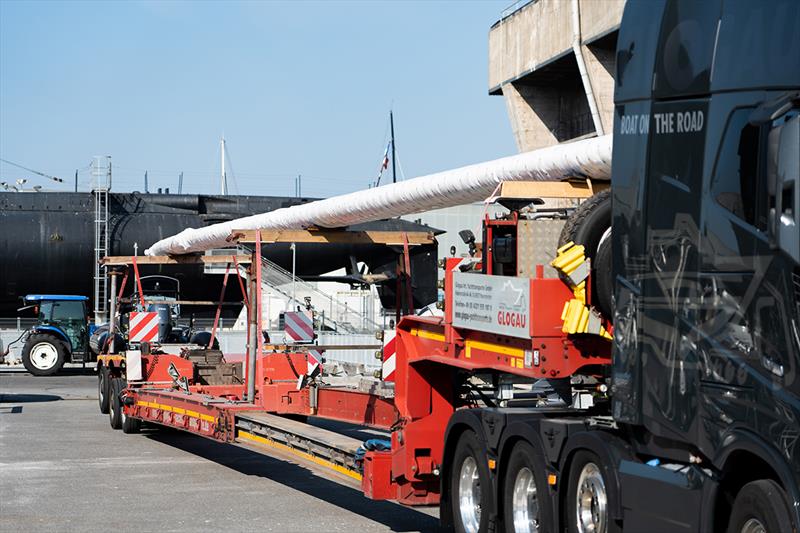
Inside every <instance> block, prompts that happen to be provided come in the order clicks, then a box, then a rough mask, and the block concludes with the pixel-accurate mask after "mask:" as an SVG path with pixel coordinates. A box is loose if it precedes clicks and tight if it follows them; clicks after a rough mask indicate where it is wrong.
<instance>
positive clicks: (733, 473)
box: [111, 0, 800, 533]
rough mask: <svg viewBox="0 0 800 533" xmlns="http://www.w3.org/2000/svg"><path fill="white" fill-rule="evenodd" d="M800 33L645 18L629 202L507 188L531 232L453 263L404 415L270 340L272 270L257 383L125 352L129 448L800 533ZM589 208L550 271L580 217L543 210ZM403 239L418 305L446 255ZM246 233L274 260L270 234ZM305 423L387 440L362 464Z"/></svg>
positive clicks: (757, 18)
mask: <svg viewBox="0 0 800 533" xmlns="http://www.w3.org/2000/svg"><path fill="white" fill-rule="evenodd" d="M798 27H800V5H798V4H797V3H796V2H788V1H787V2H782V1H780V0H776V1H774V2H760V3H745V2H729V1H720V2H716V1H714V2H711V1H710V2H688V1H680V0H662V1H652V2H636V1H631V2H629V3H628V4H627V6H626V9H625V14H624V17H623V22H622V26H621V29H620V33H619V38H618V54H617V73H616V79H617V88H616V95H615V102H616V110H615V126H614V156H613V157H614V168H613V180H612V181H613V185H612V188H611V190H606V191H601V192H599V193H597V194H593V195H591V193H592V192H596V191H594V190H591V187H588V188H589V189H590V190H589V192H588V193H587V192H586V190H585V189H586V188H587V187H586V186H585V185H584V186H577V185H574V184H570V183H568V182H564V183H562V184H557V185H553V184H548V186H547V187H542V186H540V185H537V184H536V183H529V184H516V185H514V186H511V185H509V186H508V187H506V185H503V187H502V188H501V189H500V192H499V194H498V197H499V199H500V200H499V201H501V202H504V205H506V206H507V207H509V209H510V213H509V214H508V215H507V216H504V217H501V218H498V219H489V218H486V219H485V220H484V228H483V236H482V242H481V243H480V246H478V244H477V243H476V242H475V240H474V238H473V239H471V240H470V239H469V236H468V235H467V236H466V237H467V238H466V239H465V241H468V242H469V243H470V248H471V249H472V252H473V253H472V256H471V257H464V258H450V259H447V260H445V261H443V263H442V268H444V269H445V274H444V285H443V289H444V295H445V299H444V302H443V307H444V316H443V317H422V316H413V315H410V314H407V315H406V316H403V317H402V318H401V320H399V321H398V323H397V327H396V333H395V335H394V338H393V339H392V340H390V341H388V342H387V344H386V346H385V349H384V353H383V356H382V357H383V364H384V379H385V380H386V381H393V382H394V394H393V395H392V396H386V395H382V394H377V393H374V392H361V391H356V390H352V389H347V388H337V387H331V386H328V385H325V384H324V383H323V382H322V380H321V379H320V377H319V373H318V368H317V367H315V366H314V365H309V359H310V357H309V354H308V352H307V349H304V348H286V349H276V348H275V347H273V346H270V345H266V346H265V345H264V343H263V341H262V339H261V338H260V335H259V334H258V333H259V331H260V323H259V318H258V317H260V316H261V308H260V296H259V293H260V287H261V284H260V279H259V276H260V274H259V271H258V270H256V271H255V272H253V273H251V275H250V276H249V283H250V289H249V291H248V295H249V299H248V301H249V343H248V354H247V359H246V361H245V362H246V366H245V372H244V376H245V378H244V383H235V384H228V383H224V384H220V383H213V382H208V380H206V382H205V383H199V382H198V381H197V380H196V379H194V376H195V375H196V372H195V365H196V363H194V362H192V361H191V360H189V359H187V357H185V356H183V355H180V354H168V353H158V352H154V353H151V354H147V353H144V352H145V351H146V350H145V351H142V352H141V353H140V352H128V353H126V354H125V355H124V363H125V365H126V368H127V369H130V368H132V367H135V368H141V369H142V375H143V376H144V378H142V379H136V380H134V379H129V380H128V381H127V382H124V381H123V379H124V378H123V376H122V374H117V375H115V376H114V377H113V378H112V380H111V381H112V385H113V386H112V387H111V391H112V393H113V394H112V400H113V403H114V404H115V406H116V408H117V409H118V410H121V412H122V414H124V418H125V420H126V421H127V422H125V423H124V424H123V429H125V430H126V431H135V430H137V429H138V424H139V423H140V422H141V421H145V422H148V423H155V424H160V425H166V426H172V427H178V428H180V429H184V430H186V431H189V432H192V433H195V434H198V435H202V436H205V437H208V438H212V439H216V440H219V441H223V442H234V443H238V444H242V445H247V446H265V447H267V448H271V449H275V450H278V451H281V452H289V453H292V454H294V455H295V456H297V457H299V458H301V459H304V460H307V461H309V462H312V463H316V464H317V465H321V466H327V467H330V468H331V469H333V470H334V471H337V472H339V473H340V474H343V475H344V476H345V477H347V478H349V479H352V480H354V481H359V482H360V483H361V488H362V490H363V492H364V494H365V495H366V496H367V497H369V498H373V499H387V500H395V501H398V502H400V503H403V504H407V505H435V504H438V505H439V506H440V518H441V520H442V523H443V524H444V525H446V526H452V527H453V528H455V529H456V530H457V531H459V532H461V531H465V532H470V533H476V532H479V531H497V530H500V529H504V530H507V531H515V532H523V531H525V532H537V531H538V532H552V531H569V532H580V533H585V532H586V533H589V532H591V533H609V532H614V531H621V530H624V531H633V532H642V531H648V532H659V531H665V532H667V531H669V532H671V531H702V532H706V531H709V532H722V531H727V532H736V533H739V532H741V533H757V532H765V531H766V532H769V533H773V532H781V533H782V532H790V531H798V529H799V528H800V489H799V488H798V486H799V480H800V462H798V459H797V451H796V444H797V442H798V437H800V424H799V423H798V420H800V389H798V381H797V379H796V376H797V368H800V284H799V283H798V281H799V280H800V171H798V166H800V165H799V164H798V161H800V157H799V156H798V150H799V148H798V147H800V142H799V141H798V137H799V135H798V132H799V131H800V77H799V76H800V69H798V68H797V65H800V41H799V40H798V39H800V32H798V31H797V28H798ZM743 34H747V35H748V36H750V37H751V38H749V39H744V38H743V37H742V36H743ZM703 36H706V38H703ZM709 36H715V37H714V38H710V37H709ZM773 37H774V38H773ZM770 43H772V44H770ZM742 72H746V73H748V76H746V77H744V78H743V77H741V76H739V74H740V73H742ZM737 76H739V77H737ZM544 189H547V191H548V192H547V194H544V193H542V194H540V192H541V191H543V190H544ZM590 195H591V197H590V198H588V199H587V200H586V201H585V202H583V203H582V204H581V205H580V206H579V207H577V208H576V209H575V210H574V212H573V213H572V214H570V215H569V218H567V219H566V221H563V220H562V223H564V222H565V223H564V227H563V228H562V230H561V233H560V237H559V246H558V247H557V248H558V252H557V254H555V250H551V252H553V253H552V255H553V256H554V257H553V258H552V261H548V262H549V263H550V264H551V265H552V266H553V267H554V268H556V269H557V270H558V275H557V276H556V275H550V274H547V273H546V267H547V265H546V264H545V263H544V262H541V261H537V260H534V259H532V258H533V257H536V256H537V253H540V252H541V251H542V250H543V245H541V243H540V242H539V241H538V237H537V235H539V233H540V232H538V230H539V226H538V224H539V223H540V222H541V221H542V219H543V218H544V219H546V218H547V217H550V218H551V219H557V218H558V215H557V214H554V213H552V212H549V213H548V212H547V211H545V210H540V211H537V209H536V208H533V209H531V207H530V205H531V204H534V205H535V204H537V203H539V202H538V200H539V199H540V198H542V197H545V196H548V197H561V198H568V197H573V198H586V197H587V196H590ZM612 199H613V208H612ZM612 216H613V223H612ZM301 233H305V234H306V235H307V237H309V238H315V239H322V240H327V241H337V242H341V240H342V238H345V237H343V236H342V234H340V233H337V232H336V230H318V229H315V228H311V229H308V230H307V231H304V232H301ZM334 234H335V235H334ZM286 238H288V239H292V240H294V239H297V238H303V237H302V236H298V235H297V234H292V235H291V236H287V237H286ZM362 238H365V237H364V236H362ZM380 238H381V239H383V241H382V242H384V244H387V245H390V246H392V247H394V249H395V250H398V251H399V259H398V295H399V294H401V293H402V292H403V289H405V290H411V288H410V286H409V285H408V284H407V283H406V285H405V287H403V283H404V281H405V282H407V280H408V269H407V264H408V263H407V261H404V260H403V258H404V257H408V250H409V247H410V246H414V245H415V243H417V242H420V241H424V237H421V238H413V239H412V238H409V236H408V235H402V234H400V235H382V236H380ZM231 240H234V241H236V240H238V242H239V243H244V242H249V243H254V244H255V250H254V253H255V254H256V257H258V256H260V243H261V241H262V236H261V235H260V233H259V232H258V231H250V232H234V233H233V234H232V235H231ZM270 242H281V235H280V232H278V235H271V236H270ZM479 249H480V253H477V251H478V250H479ZM404 266H405V270H404ZM410 300H411V299H410V298H409V299H407V301H410ZM390 344H392V345H393V346H394V348H393V349H389V346H390ZM114 357H119V356H114ZM220 364H222V363H220ZM120 368H121V367H120ZM126 373H127V374H128V375H133V376H138V374H137V373H136V372H134V373H130V372H128V371H127V370H126ZM304 417H320V418H326V419H331V420H339V421H345V422H349V423H353V424H359V425H365V426H371V427H375V428H379V429H383V430H386V431H387V432H388V433H389V434H390V443H389V444H388V445H380V446H371V445H368V444H366V443H365V445H364V446H363V449H359V448H360V445H359V444H358V443H357V442H354V441H353V440H352V439H348V438H346V437H342V436H339V435H335V434H331V433H329V432H327V431H325V430H322V429H319V428H316V427H313V426H311V425H309V424H305V423H304V422H303V420H304ZM112 420H113V419H112Z"/></svg>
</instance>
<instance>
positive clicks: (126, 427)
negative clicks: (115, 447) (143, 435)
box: [120, 409, 142, 434]
mask: <svg viewBox="0 0 800 533" xmlns="http://www.w3.org/2000/svg"><path fill="white" fill-rule="evenodd" d="M120 414H121V416H122V432H123V433H128V434H131V433H139V431H140V430H141V429H142V421H141V420H139V419H138V418H131V417H129V416H128V415H126V414H125V410H124V409H120Z"/></svg>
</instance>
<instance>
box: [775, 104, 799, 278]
mask: <svg viewBox="0 0 800 533" xmlns="http://www.w3.org/2000/svg"><path fill="white" fill-rule="evenodd" d="M776 129H777V130H778V131H777V132H775V133H777V134H778V139H777V147H776V148H777V157H776V160H775V166H776V167H775V211H774V214H773V215H772V217H771V218H774V226H773V227H774V230H775V237H776V239H777V241H778V246H779V247H780V248H781V249H782V250H783V251H784V252H786V253H787V254H788V255H789V256H790V257H791V258H792V259H794V260H795V261H796V262H797V263H800V114H796V115H795V116H794V117H792V118H790V119H788V120H787V121H786V122H785V123H784V124H783V125H781V126H780V127H779V128H776Z"/></svg>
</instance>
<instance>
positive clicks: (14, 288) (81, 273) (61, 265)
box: [0, 192, 436, 317]
mask: <svg viewBox="0 0 800 533" xmlns="http://www.w3.org/2000/svg"><path fill="white" fill-rule="evenodd" d="M312 200H313V199H309V198H293V197H274V196H213V195H208V196H206V195H175V194H140V193H109V195H108V210H109V216H108V242H109V255H134V253H135V250H137V249H138V253H139V254H140V255H141V254H143V253H144V249H145V248H146V247H147V246H149V245H151V244H152V243H154V242H156V241H158V240H160V239H162V238H164V237H168V236H170V235H174V234H175V233H178V232H179V231H181V230H183V229H185V228H187V227H203V226H206V225H209V224H214V223H217V222H223V221H226V220H232V219H234V218H239V217H243V216H248V215H252V214H255V213H263V212H268V211H272V210H275V209H279V208H282V207H288V206H291V205H296V204H299V203H304V202H308V201H312ZM94 211H95V208H94V196H93V194H92V193H88V192H83V193H81V192H78V193H62V192H58V193H56V192H40V193H27V192H26V193H14V192H10V193H0V317H13V316H17V311H16V310H17V308H19V307H20V305H21V304H20V297H21V296H24V295H25V294H30V293H40V294H43V293H58V294H79V295H85V296H89V297H90V298H91V297H92V295H93V272H94V269H93V262H94V239H95V229H94V217H95V214H94ZM359 229H397V230H405V231H419V230H425V231H431V228H428V227H427V226H421V225H419V224H414V223H410V222H406V221H401V220H387V221H378V222H372V223H369V224H366V225H360V226H359ZM396 253H397V251H396V250H394V251H393V250H390V249H388V248H387V247H385V246H378V245H346V244H333V245H322V246H320V245H313V244H298V245H297V262H296V269H297V275H298V277H317V276H320V275H323V274H326V273H328V272H331V271H333V270H336V269H339V268H342V267H345V268H348V267H350V266H351V265H352V264H353V261H356V262H364V263H366V264H367V265H368V266H369V268H370V272H373V273H376V272H387V273H394V268H395V264H396ZM263 256H264V257H266V258H267V259H269V260H270V261H272V262H274V263H277V264H278V265H280V266H281V267H283V268H284V269H286V270H291V265H292V252H291V249H290V246H289V245H288V244H273V245H268V246H264V247H263ZM141 274H142V275H149V274H163V275H169V276H173V277H176V278H178V279H179V280H180V282H181V298H182V299H184V300H212V301H216V300H217V299H218V298H219V292H220V289H221V283H222V276H203V267H202V266H197V265H180V266H169V267H164V266H142V268H141ZM412 284H413V286H414V299H415V305H416V306H417V307H421V306H423V305H426V304H428V303H431V302H432V301H434V300H435V299H436V287H435V284H436V247H435V245H434V246H426V247H424V249H419V250H414V253H413V264H412ZM130 285H132V284H129V287H128V290H126V293H128V292H130V290H131V288H132V287H131V286H130ZM389 285H390V283H387V284H386V287H385V288H382V290H381V291H380V294H381V299H382V303H383V305H384V306H385V307H393V305H394V301H393V298H394V290H393V289H392V288H391V287H389ZM225 300H226V301H229V302H236V301H240V300H241V294H240V289H239V287H238V284H235V283H234V284H231V283H229V284H228V288H227V291H226V295H225ZM186 311H187V312H192V313H194V314H195V315H196V316H198V317H202V316H209V315H210V314H211V313H213V311H214V310H213V309H209V308H208V307H197V308H196V309H186ZM223 312H224V313H225V314H226V315H227V316H234V315H235V314H237V313H238V309H237V308H235V307H230V306H227V307H224V308H223Z"/></svg>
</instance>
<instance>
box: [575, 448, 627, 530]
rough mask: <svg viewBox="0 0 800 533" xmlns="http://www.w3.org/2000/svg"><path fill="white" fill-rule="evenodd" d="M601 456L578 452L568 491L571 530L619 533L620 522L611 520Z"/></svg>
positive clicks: (583, 451)
mask: <svg viewBox="0 0 800 533" xmlns="http://www.w3.org/2000/svg"><path fill="white" fill-rule="evenodd" d="M601 464H602V463H601V462H600V459H599V458H598V457H597V455H595V454H594V453H592V452H589V451H586V450H582V451H579V452H578V453H577V454H575V458H574V459H573V461H572V467H571V468H570V474H569V484H568V485H567V486H568V487H569V489H568V491H567V517H566V522H567V531H569V532H570V533H616V532H618V531H621V529H620V527H619V525H618V524H617V523H616V522H615V521H613V520H611V517H610V515H609V509H610V508H611V502H609V492H608V489H607V488H606V479H605V476H604V475H603V470H602V468H601V467H600V465H601Z"/></svg>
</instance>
